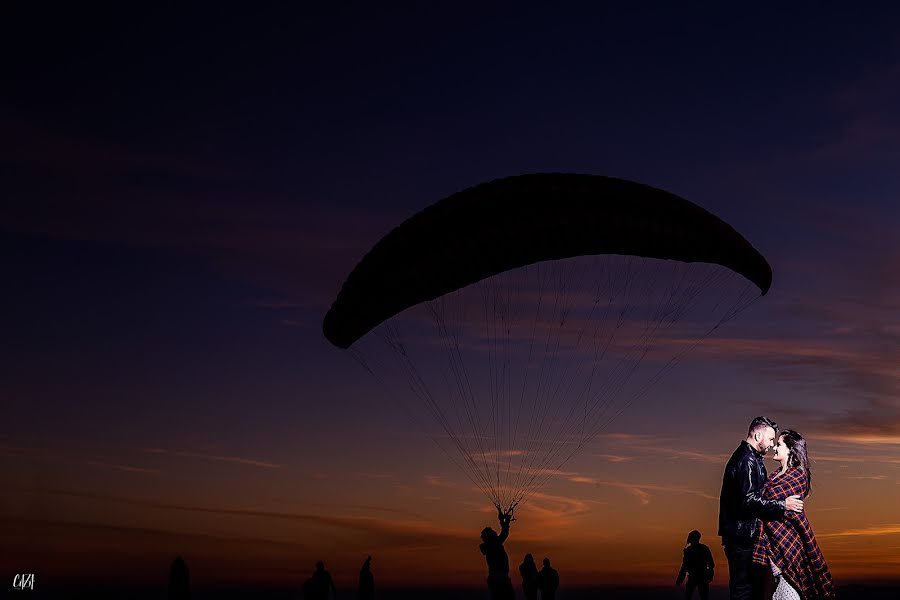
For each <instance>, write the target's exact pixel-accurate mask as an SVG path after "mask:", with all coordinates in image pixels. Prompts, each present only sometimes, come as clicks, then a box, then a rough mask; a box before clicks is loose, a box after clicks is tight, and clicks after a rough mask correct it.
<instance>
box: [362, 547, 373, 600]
mask: <svg viewBox="0 0 900 600" xmlns="http://www.w3.org/2000/svg"><path fill="white" fill-rule="evenodd" d="M371 566H372V557H371V556H370V557H369V558H367V559H366V562H364V563H363V566H362V568H361V569H360V570H359V600H375V577H374V576H373V575H372V570H371Z"/></svg>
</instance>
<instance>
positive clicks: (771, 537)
mask: <svg viewBox="0 0 900 600" xmlns="http://www.w3.org/2000/svg"><path fill="white" fill-rule="evenodd" d="M808 488H809V484H808V482H807V479H806V473H804V472H803V471H802V470H801V469H798V468H796V467H792V468H789V469H788V470H787V471H785V472H784V473H781V474H779V473H778V472H777V471H776V472H775V473H773V474H772V475H771V476H770V477H769V479H768V481H766V484H765V485H764V486H763V490H762V497H763V498H766V499H774V500H784V499H785V498H787V497H788V496H794V495H799V496H801V497H805V496H806V494H807V491H808ZM757 533H758V536H757V538H756V545H755V546H754V548H753V562H755V563H759V564H762V565H766V566H769V561H771V562H772V563H774V564H775V566H776V567H777V568H778V569H779V570H780V571H781V575H782V576H783V577H785V578H786V579H787V581H788V583H790V584H791V585H792V586H793V587H794V589H796V590H797V591H798V592H799V593H800V596H801V597H802V598H804V600H810V599H812V598H834V595H835V594H834V581H833V580H832V578H831V571H829V570H828V565H827V564H826V563H825V557H824V556H822V551H821V550H820V549H819V544H818V542H816V536H815V535H814V534H813V530H812V527H811V526H810V524H809V520H807V518H806V512H805V511H804V512H802V513H795V512H793V511H785V513H784V519H782V520H780V521H764V522H761V523H760V525H759V526H758V529H757Z"/></svg>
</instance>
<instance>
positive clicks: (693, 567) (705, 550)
mask: <svg viewBox="0 0 900 600" xmlns="http://www.w3.org/2000/svg"><path fill="white" fill-rule="evenodd" d="M715 566H716V565H715V563H714V562H713V557H712V553H711V552H710V551H709V547H708V546H706V545H705V544H701V543H700V532H699V531H697V530H696V529H695V530H693V531H692V532H690V533H689V534H688V537H687V544H686V545H685V547H684V559H683V560H682V561H681V571H679V572H678V579H676V580H675V585H681V582H683V581H684V577H685V575H687V585H686V586H685V588H684V597H685V600H690V599H691V597H692V596H693V595H694V590H695V589H696V590H697V592H698V593H699V594H700V600H707V598H709V582H710V581H712V578H713V572H714V571H715Z"/></svg>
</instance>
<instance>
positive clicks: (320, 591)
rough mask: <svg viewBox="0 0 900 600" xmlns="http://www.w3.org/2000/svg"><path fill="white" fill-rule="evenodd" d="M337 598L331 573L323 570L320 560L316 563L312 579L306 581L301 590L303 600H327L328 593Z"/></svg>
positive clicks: (323, 566)
mask: <svg viewBox="0 0 900 600" xmlns="http://www.w3.org/2000/svg"><path fill="white" fill-rule="evenodd" d="M329 590H330V591H331V593H332V594H334V597H335V598H337V590H336V589H334V580H333V579H332V578H331V573H329V572H328V571H326V570H325V563H323V562H322V561H321V560H320V561H319V562H317V563H316V570H315V571H313V574H312V577H310V578H309V579H307V580H306V582H305V583H304V584H303V588H301V592H302V593H303V600H328V591H329Z"/></svg>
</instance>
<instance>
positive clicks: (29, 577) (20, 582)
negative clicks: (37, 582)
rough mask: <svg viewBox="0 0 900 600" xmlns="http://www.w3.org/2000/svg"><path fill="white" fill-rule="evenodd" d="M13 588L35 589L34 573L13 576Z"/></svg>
mask: <svg viewBox="0 0 900 600" xmlns="http://www.w3.org/2000/svg"><path fill="white" fill-rule="evenodd" d="M13 589H16V590H33V589H34V573H19V574H18V575H16V576H15V577H13Z"/></svg>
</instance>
